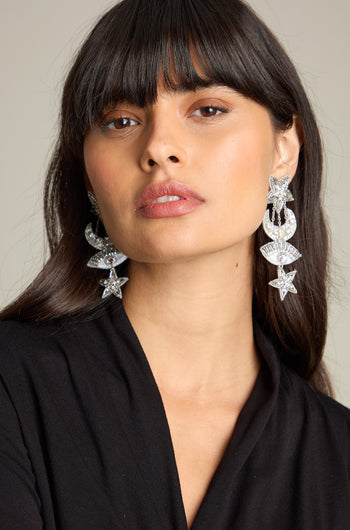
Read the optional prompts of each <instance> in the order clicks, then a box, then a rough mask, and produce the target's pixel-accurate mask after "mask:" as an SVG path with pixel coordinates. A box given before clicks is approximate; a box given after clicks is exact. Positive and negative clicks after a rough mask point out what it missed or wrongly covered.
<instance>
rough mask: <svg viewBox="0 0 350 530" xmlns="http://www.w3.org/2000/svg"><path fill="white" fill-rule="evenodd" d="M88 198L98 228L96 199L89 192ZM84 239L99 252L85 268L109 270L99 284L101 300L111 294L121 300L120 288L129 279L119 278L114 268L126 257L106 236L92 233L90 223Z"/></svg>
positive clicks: (98, 217)
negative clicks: (101, 287) (107, 275)
mask: <svg viewBox="0 0 350 530" xmlns="http://www.w3.org/2000/svg"><path fill="white" fill-rule="evenodd" d="M88 197H89V201H90V203H91V206H92V209H91V211H92V213H94V214H95V215H96V216H97V228H98V224H99V222H102V219H101V213H100V209H99V206H98V203H97V200H96V197H95V195H94V194H93V193H91V191H89V192H88ZM96 232H97V229H96ZM85 238H86V240H87V242H88V243H89V244H90V245H91V246H92V247H94V248H95V249H96V250H99V252H98V253H97V254H95V255H94V256H92V257H91V258H90V259H89V261H88V263H87V266H88V267H92V268H94V269H109V277H108V278H106V279H104V280H100V282H99V283H100V285H102V286H103V287H104V291H103V293H102V298H107V297H108V296H110V295H111V294H114V296H116V297H117V298H122V297H123V294H122V290H121V287H122V286H123V285H124V284H125V283H126V282H127V281H128V279H129V278H126V277H124V278H119V277H118V275H117V273H116V271H115V268H114V267H117V266H118V265H121V264H122V263H123V262H124V261H125V260H127V259H128V258H127V256H125V254H123V253H122V252H120V251H119V250H117V249H116V248H115V246H114V244H113V243H112V241H111V240H110V239H109V237H108V236H106V237H100V236H98V235H97V233H94V231H93V229H92V223H89V224H88V225H87V227H86V228H85Z"/></svg>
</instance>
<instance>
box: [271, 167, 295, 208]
mask: <svg viewBox="0 0 350 530" xmlns="http://www.w3.org/2000/svg"><path fill="white" fill-rule="evenodd" d="M288 185H289V175H284V177H281V178H280V179H276V178H275V177H273V176H272V175H271V177H270V191H269V194H268V196H267V197H268V203H269V204H273V207H274V209H275V210H276V212H277V213H280V212H281V210H282V208H284V207H285V205H286V202H289V201H294V197H293V195H292V194H291V192H290V190H289V189H288Z"/></svg>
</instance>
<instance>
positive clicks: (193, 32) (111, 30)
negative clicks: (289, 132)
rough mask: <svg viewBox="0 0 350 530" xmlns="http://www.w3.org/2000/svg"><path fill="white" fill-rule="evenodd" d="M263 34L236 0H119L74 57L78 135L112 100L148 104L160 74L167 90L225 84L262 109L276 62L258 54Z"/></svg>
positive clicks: (267, 47) (262, 28) (264, 48)
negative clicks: (270, 70) (76, 56)
mask: <svg viewBox="0 0 350 530" xmlns="http://www.w3.org/2000/svg"><path fill="white" fill-rule="evenodd" d="M249 19H251V20H249ZM249 22H250V23H249ZM257 25H258V28H257ZM242 28H244V33H243V29H242ZM247 28H248V30H247ZM249 28H252V30H251V31H249ZM253 28H254V29H253ZM257 37H259V38H257ZM269 38H270V32H269V30H268V29H267V28H266V27H265V25H264V24H263V23H262V22H261V21H260V20H259V19H258V18H257V17H256V15H255V14H254V13H253V12H252V11H251V10H250V9H249V8H247V6H246V5H245V4H243V3H242V2H236V1H235V0H232V1H230V2H227V1H225V0H215V1H214V0H124V1H122V2H121V3H119V4H117V5H116V6H115V7H114V8H112V9H111V10H110V11H108V12H107V13H106V14H105V15H104V16H103V17H102V19H101V20H100V21H99V23H98V24H97V25H96V27H95V28H94V30H93V31H92V33H91V35H90V36H89V38H88V39H87V41H86V42H85V44H84V46H83V48H82V50H81V52H80V54H79V56H78V58H77V61H76V63H75V64H76V71H75V74H78V75H76V80H75V81H77V79H78V83H75V84H76V89H75V91H74V94H75V97H74V99H75V101H74V109H75V115H76V119H77V120H78V121H79V123H80V130H81V131H82V133H83V134H84V131H85V132H86V131H87V130H88V129H90V128H91V127H92V126H93V125H94V124H95V123H96V122H97V121H98V120H99V119H100V118H101V116H102V115H103V112H104V110H105V109H106V108H110V107H111V106H113V105H116V104H117V103H118V102H121V101H127V102H129V103H131V104H133V105H137V106H140V107H145V106H147V105H149V104H152V103H154V101H155V100H156V99H157V90H158V87H159V81H160V80H161V81H162V85H163V86H165V88H166V89H168V90H170V91H171V90H186V91H187V90H196V89H198V88H201V87H207V86H210V85H214V84H219V85H226V86H228V87H230V88H232V89H234V90H237V91H238V92H240V93H241V94H243V95H245V96H247V97H250V98H251V99H253V100H255V101H257V102H258V103H261V104H263V105H265V106H267V107H269V106H270V105H269V97H270V96H269V95H270V94H272V93H273V92H275V91H276V75H275V74H276V71H277V72H278V69H279V68H282V67H281V66H280V65H278V64H275V65H274V62H273V57H272V58H271V60H270V61H266V60H264V58H265V59H266V54H269V51H270V49H272V46H271V45H269V42H268V40H269ZM262 40H263V41H265V42H264V44H265V45H264V46H263V45H262V42H261V41H262ZM274 44H275V39H274ZM264 56H265V57H264ZM267 63H268V64H270V65H271V64H272V65H273V69H274V70H275V71H274V72H273V74H274V77H275V79H274V81H273V80H272V77H273V76H272V72H269V71H268V68H266V67H265V66H264V65H265V64H267ZM280 83H281V85H285V82H284V76H282V74H281V76H280ZM285 88H286V87H285V86H284V87H283V89H284V90H285ZM281 92H283V91H282V90H281ZM283 99H285V98H283V97H280V105H281V109H282V108H283ZM271 106H272V105H271ZM287 121H288V120H287Z"/></svg>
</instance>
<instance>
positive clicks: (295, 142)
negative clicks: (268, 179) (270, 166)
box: [272, 118, 302, 180]
mask: <svg viewBox="0 0 350 530" xmlns="http://www.w3.org/2000/svg"><path fill="white" fill-rule="evenodd" d="M301 145H302V133H301V130H300V127H299V124H298V120H297V118H294V120H293V125H292V126H291V127H290V128H289V129H287V130H286V131H280V132H279V133H277V138H276V149H277V162H276V165H275V168H274V171H273V173H272V174H273V175H274V177H275V178H276V179H280V178H281V177H283V176H284V175H286V174H288V175H289V176H290V180H292V179H293V177H294V175H295V173H296V170H297V167H298V161H299V152H300V148H301Z"/></svg>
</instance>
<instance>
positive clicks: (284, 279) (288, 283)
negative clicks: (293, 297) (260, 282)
mask: <svg viewBox="0 0 350 530" xmlns="http://www.w3.org/2000/svg"><path fill="white" fill-rule="evenodd" d="M296 273H297V271H292V272H287V273H286V272H284V270H283V269H282V267H279V268H278V278H276V279H275V280H272V281H271V282H269V285H271V286H272V287H275V288H276V289H279V291H280V298H281V300H282V301H283V300H284V299H285V297H286V295H287V293H294V294H296V293H297V292H298V291H297V290H296V288H295V287H294V285H293V281H294V278H295V275H296Z"/></svg>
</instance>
